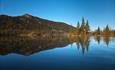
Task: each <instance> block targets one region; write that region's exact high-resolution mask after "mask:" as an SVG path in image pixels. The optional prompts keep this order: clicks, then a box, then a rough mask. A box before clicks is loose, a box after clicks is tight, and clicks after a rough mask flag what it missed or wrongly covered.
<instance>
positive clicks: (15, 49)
mask: <svg viewBox="0 0 115 70" xmlns="http://www.w3.org/2000/svg"><path fill="white" fill-rule="evenodd" d="M95 40H96V41H97V42H98V44H99V43H100V40H102V39H101V37H100V36H95ZM103 41H104V42H105V43H106V45H108V44H109V41H110V37H109V36H105V37H103ZM72 43H76V46H77V48H78V49H79V48H82V53H83V54H84V53H86V52H88V48H89V44H90V36H88V35H83V36H69V37H67V36H49V37H36V38H34V39H33V38H29V37H0V55H7V54H10V53H16V54H21V55H25V56H29V55H32V54H34V53H38V52H40V51H44V50H49V49H53V48H61V47H65V46H67V45H69V44H72Z"/></svg>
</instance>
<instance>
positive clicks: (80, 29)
mask: <svg viewBox="0 0 115 70" xmlns="http://www.w3.org/2000/svg"><path fill="white" fill-rule="evenodd" d="M76 34H77V35H96V36H115V30H111V29H110V27H109V25H106V27H105V28H104V29H103V30H101V29H100V27H98V28H97V29H96V30H95V31H92V32H91V31H90V26H89V22H88V20H86V22H85V20H84V17H82V22H81V25H80V23H79V21H78V22H77V26H76Z"/></svg>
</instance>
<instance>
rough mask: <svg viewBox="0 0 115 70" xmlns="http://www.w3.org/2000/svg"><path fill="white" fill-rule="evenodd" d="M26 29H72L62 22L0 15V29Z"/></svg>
mask: <svg viewBox="0 0 115 70" xmlns="http://www.w3.org/2000/svg"><path fill="white" fill-rule="evenodd" d="M10 28H12V29H27V30H36V29H42V30H43V29H44V30H62V31H66V32H67V31H69V29H70V28H72V29H74V27H73V26H70V25H68V24H66V23H63V22H54V21H50V20H46V19H42V18H39V17H35V16H32V15H29V14H24V15H22V16H8V15H0V29H10Z"/></svg>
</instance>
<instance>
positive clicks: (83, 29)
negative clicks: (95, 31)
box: [80, 17, 85, 35]
mask: <svg viewBox="0 0 115 70" xmlns="http://www.w3.org/2000/svg"><path fill="white" fill-rule="evenodd" d="M80 30H81V35H82V34H84V33H85V22H84V17H82V24H81V28H80Z"/></svg>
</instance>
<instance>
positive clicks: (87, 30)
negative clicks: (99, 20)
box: [85, 20, 90, 34]
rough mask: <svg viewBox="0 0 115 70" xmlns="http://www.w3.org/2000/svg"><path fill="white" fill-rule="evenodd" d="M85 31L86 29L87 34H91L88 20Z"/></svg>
mask: <svg viewBox="0 0 115 70" xmlns="http://www.w3.org/2000/svg"><path fill="white" fill-rule="evenodd" d="M85 29H86V34H87V33H88V32H89V30H90V27H89V22H88V20H87V21H86V26H85Z"/></svg>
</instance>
